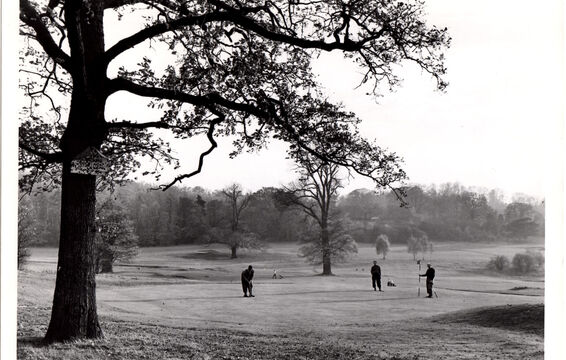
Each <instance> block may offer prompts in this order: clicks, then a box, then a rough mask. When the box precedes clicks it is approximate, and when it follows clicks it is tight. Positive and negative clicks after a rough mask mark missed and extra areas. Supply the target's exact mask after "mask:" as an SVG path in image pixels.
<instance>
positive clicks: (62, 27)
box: [19, 0, 449, 342]
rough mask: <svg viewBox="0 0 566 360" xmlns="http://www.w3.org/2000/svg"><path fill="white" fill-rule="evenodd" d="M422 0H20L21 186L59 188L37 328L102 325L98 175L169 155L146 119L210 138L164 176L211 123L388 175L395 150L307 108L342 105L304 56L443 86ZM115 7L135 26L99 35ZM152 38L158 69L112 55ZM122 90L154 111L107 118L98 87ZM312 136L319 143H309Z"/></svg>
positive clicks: (437, 32)
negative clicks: (51, 264) (413, 70)
mask: <svg viewBox="0 0 566 360" xmlns="http://www.w3.org/2000/svg"><path fill="white" fill-rule="evenodd" d="M423 8H424V4H423V3H422V2H414V3H413V2H397V1H390V0H379V1H375V0H371V1H370V0H359V1H348V2H346V1H316V2H302V1H284V0H281V1H269V2H265V3H257V2H255V1H239V0H225V1H224V0H208V1H200V0H199V1H197V0H189V1H185V0H183V1H180V0H83V1H74V0H65V1H62V0H49V1H47V0H43V1H41V0H38V1H34V2H32V1H30V0H21V1H20V20H21V24H22V27H21V33H22V34H23V35H24V36H25V37H26V42H25V43H26V44H27V45H28V46H26V47H25V48H24V49H22V53H21V56H20V58H21V60H22V61H21V64H22V66H21V74H22V77H21V78H22V79H21V86H22V88H23V89H24V90H25V91H26V93H27V95H28V96H29V99H30V102H29V106H26V108H25V109H22V112H21V114H22V122H21V127H20V129H21V130H20V141H19V146H20V168H21V170H22V174H23V175H24V176H23V177H22V186H26V185H30V183H31V182H34V181H36V182H37V181H42V180H43V183H44V184H45V183H48V182H53V181H55V182H58V183H60V186H61V192H62V194H61V231H60V240H59V255H58V271H57V280H56V285H55V294H54V298H53V307H52V314H51V321H50V324H49V327H48V329H47V333H46V337H45V340H46V341H47V342H53V341H64V340H69V339H75V338H85V337H86V338H96V337H100V336H102V330H101V328H100V325H99V321H98V316H97V311H96V296H95V264H94V249H95V247H94V234H95V232H94V231H93V229H94V223H95V203H96V200H95V199H96V189H97V180H99V181H104V180H109V181H120V180H123V179H125V177H126V175H127V174H128V173H129V172H130V171H131V170H132V169H137V168H138V167H139V164H140V163H139V157H140V156H146V157H148V158H149V159H152V160H154V161H156V162H157V163H158V164H163V163H164V162H171V163H173V164H176V163H177V160H176V159H175V158H174V157H173V156H172V152H171V151H170V148H169V145H168V143H167V142H165V141H164V140H162V138H159V137H156V136H153V135H152V134H153V133H152V131H150V130H153V129H161V130H163V131H169V132H170V133H172V134H173V136H176V137H179V138H189V137H193V136H196V135H206V136H207V138H208V140H209V141H210V148H209V149H208V150H207V151H205V152H203V153H202V154H200V156H199V164H198V167H197V169H196V170H195V171H193V172H191V173H188V174H181V175H179V176H178V177H176V178H175V179H173V180H172V181H171V182H170V183H168V184H164V185H163V189H167V188H169V187H170V186H173V185H174V184H177V183H178V182H180V181H182V180H183V179H186V178H189V177H191V176H193V175H194V174H196V173H198V172H200V171H201V170H202V167H203V163H204V158H205V157H206V155H208V154H209V153H210V152H211V151H213V149H214V148H215V147H216V146H217V143H216V140H215V138H214V136H215V135H218V134H233V135H235V136H236V140H235V153H238V152H240V151H242V150H243V149H244V148H246V147H247V148H255V149H257V148H261V147H262V146H263V145H264V144H265V142H266V140H267V139H268V138H269V137H271V136H273V137H276V138H279V139H282V140H284V141H286V142H288V143H289V144H290V146H291V148H292V149H293V148H301V149H303V150H304V151H307V152H309V153H311V154H313V155H315V156H317V157H319V158H321V159H324V160H325V161H328V162H329V163H333V164H337V165H342V166H346V167H348V168H350V169H351V171H354V172H356V173H359V174H361V175H364V176H368V177H370V178H372V179H374V180H375V181H376V184H377V186H391V184H392V183H393V182H392V180H395V179H398V176H397V175H396V174H393V176H392V177H391V176H389V174H391V173H392V172H393V173H395V172H396V171H397V162H396V159H394V158H391V157H389V156H388V154H385V153H383V152H382V151H381V150H380V149H379V148H377V147H376V146H375V145H373V144H371V143H370V142H368V141H366V140H364V139H363V138H361V137H360V135H359V134H358V132H357V130H356V125H357V123H356V122H355V121H353V120H354V119H353V116H350V121H349V122H344V121H342V122H340V121H331V122H328V121H321V119H320V118H317V117H316V116H314V115H315V114H317V113H320V112H324V113H326V114H328V115H330V116H328V117H326V119H328V118H330V119H334V118H339V117H340V116H341V114H345V113H344V111H343V110H342V109H341V108H340V107H339V106H335V105H332V104H329V103H327V102H326V101H324V100H321V98H322V97H321V94H320V93H319V92H318V90H317V88H318V85H317V84H316V82H315V80H314V76H313V74H312V72H311V68H310V61H311V59H312V58H313V56H315V55H316V54H317V53H318V52H320V51H341V52H344V53H345V54H346V55H347V56H348V57H349V58H351V59H353V60H354V61H355V62H356V63H357V64H359V66H360V67H361V68H362V69H363V70H364V71H365V74H364V75H363V78H362V79H361V81H362V82H363V83H365V82H370V83H372V82H373V85H374V88H373V89H374V92H378V91H379V90H380V85H381V84H383V85H385V86H386V87H393V86H395V85H396V84H397V83H398V81H399V79H398V77H397V76H396V75H395V74H394V72H393V71H392V69H393V65H395V64H400V63H402V62H404V61H411V62H414V63H416V64H417V65H418V66H420V67H421V68H422V69H423V71H424V72H426V73H429V74H430V75H431V76H432V77H433V78H434V79H436V83H437V86H438V88H440V89H443V88H444V87H445V86H446V83H445V82H444V81H443V80H442V76H443V75H444V73H445V68H444V64H443V61H444V59H443V50H444V49H445V48H446V47H447V46H448V45H449V38H448V36H447V31H446V29H438V28H435V27H428V26H427V25H426V23H425V21H424V19H423V17H424V16H423V14H424V9H423ZM112 10H115V11H117V12H118V16H117V18H118V19H134V20H133V21H132V22H131V23H138V24H140V27H139V28H140V29H139V30H137V31H135V30H134V31H133V32H132V33H131V34H130V35H128V36H126V37H124V38H122V39H121V40H119V41H117V42H116V43H113V44H107V43H106V41H107V39H106V37H105V35H106V33H107V32H108V27H107V26H108V24H105V22H104V20H105V18H106V19H108V18H109V15H110V14H112V13H111V11H112ZM149 44H151V46H153V47H156V48H158V50H159V51H158V53H159V57H160V58H161V59H166V58H167V57H169V58H171V63H170V65H169V66H168V67H167V68H166V69H165V70H163V71H162V70H159V69H157V68H156V67H154V66H152V60H151V59H150V58H148V57H144V58H142V59H139V60H138V61H137V66H136V65H132V64H133V63H132V62H131V61H130V60H131V57H128V56H121V55H123V54H127V53H128V52H129V50H130V49H132V48H134V47H143V46H147V45H149ZM54 92H55V93H54ZM118 92H129V93H131V94H134V95H138V96H141V97H145V98H149V99H152V100H151V101H152V103H151V105H152V106H154V107H155V108H158V109H161V110H163V116H162V117H161V118H160V119H157V120H156V121H148V122H136V121H133V120H132V119H108V118H106V117H105V110H106V103H107V100H108V99H109V97H111V96H113V95H114V94H116V93H118ZM36 105H38V106H36ZM45 106H51V107H52V109H53V110H52V111H51V112H46V111H44V109H45ZM38 109H41V113H39V112H38ZM313 138H316V139H318V141H319V142H320V143H321V144H323V145H324V146H322V147H319V148H318V150H316V149H314V148H312V147H309V141H310V140H311V139H313ZM321 149H323V150H321ZM337 149H339V150H337ZM87 155H88V156H87ZM85 156H86V159H90V160H86V159H85ZM92 159H98V160H96V161H92ZM158 171H159V170H158V168H156V170H155V171H154V172H153V173H154V174H155V175H156V177H157V178H159V173H158ZM99 185H100V184H99Z"/></svg>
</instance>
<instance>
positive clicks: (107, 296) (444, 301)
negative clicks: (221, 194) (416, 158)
mask: <svg viewBox="0 0 566 360" xmlns="http://www.w3.org/2000/svg"><path fill="white" fill-rule="evenodd" d="M526 247H540V246H535V245H520V246H511V245H500V246H494V245H475V246H473V247H472V246H470V245H466V244H454V243H452V244H438V245H436V246H435V251H434V253H433V254H432V255H427V259H426V261H430V262H431V263H432V264H433V266H434V267H435V269H436V272H437V279H436V280H435V291H436V292H437V294H438V298H434V299H425V298H424V297H423V296H424V294H425V292H426V291H425V289H424V280H421V282H420V283H419V280H418V276H417V274H418V272H419V269H418V265H416V263H415V262H414V261H413V258H412V255H410V254H407V253H406V249H405V247H394V248H393V249H392V251H391V253H390V254H388V256H387V259H386V260H381V259H378V263H379V265H380V266H381V267H382V273H383V275H382V283H383V285H384V287H383V289H384V290H385V291H384V292H381V293H380V292H374V291H373V290H372V289H371V281H370V277H369V267H370V266H371V262H372V260H374V259H375V258H376V255H375V250H374V249H373V247H372V246H369V245H364V244H362V245H360V247H359V253H358V254H357V255H356V256H354V257H353V258H352V259H351V260H350V261H349V262H348V263H346V264H340V265H337V266H334V267H333V272H334V273H335V276H330V277H322V276H319V275H318V273H319V272H320V268H319V267H313V266H311V265H308V264H305V263H304V261H303V260H302V259H301V258H298V257H297V255H296V251H297V246H296V245H294V244H277V245H271V246H270V248H268V249H266V251H264V252H242V253H241V254H240V257H239V258H238V259H234V260H230V259H229V252H228V251H227V249H224V248H220V247H199V246H178V247H169V248H144V249H142V251H141V253H140V255H139V256H138V257H136V258H135V259H133V261H132V262H130V263H128V264H121V265H119V266H116V268H115V273H113V274H102V275H99V276H98V277H97V302H98V310H99V315H100V321H101V325H102V327H103V330H104V333H105V338H104V339H102V340H97V341H78V342H72V343H67V344H55V345H50V346H42V345H41V343H40V340H41V337H42V336H43V335H44V334H45V331H46V327H47V324H48V321H49V313H50V305H51V300H52V294H53V289H54V273H55V267H56V251H55V250H54V249H33V252H32V257H31V259H30V263H29V265H28V266H27V268H26V269H25V270H23V271H21V272H20V274H19V286H18V291H19V292H18V295H19V304H18V358H19V359H79V360H80V359H497V358H500V359H515V358H516V359H525V358H528V359H542V358H543V349H544V341H543V318H544V306H543V303H544V297H543V296H544V276H543V274H536V275H532V276H528V277H515V276H498V275H495V274H492V273H489V272H487V271H485V264H486V263H487V261H489V259H490V258H491V257H492V256H494V255H500V254H502V255H507V256H512V255H513V254H515V253H517V252H523V251H525V248H526ZM248 264H253V265H254V268H255V270H256V273H255V274H256V275H255V282H254V290H255V294H256V297H255V298H243V297H242V292H241V287H240V284H239V275H240V272H241V271H242V270H243V269H244V268H245V267H246V266H247V265H248ZM274 269H277V272H278V274H281V275H283V276H284V277H283V278H282V279H272V278H271V276H272V274H273V270H274ZM424 271H425V270H424V268H421V273H424ZM388 279H391V280H392V281H394V282H395V283H396V284H397V287H386V286H385V283H386V282H387V280H388ZM419 286H420V287H421V290H420V292H421V296H420V297H417V294H418V291H419V290H418V289H419Z"/></svg>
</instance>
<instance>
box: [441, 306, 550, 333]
mask: <svg viewBox="0 0 566 360" xmlns="http://www.w3.org/2000/svg"><path fill="white" fill-rule="evenodd" d="M434 321H438V322H451V323H467V324H472V325H477V326H485V327H496V328H501V329H507V330H514V331H522V332H527V333H532V334H536V335H539V336H543V335H544V304H521V305H503V306H493V307H483V308H477V309H470V310H464V311H458V312H455V313H451V314H446V315H440V316H437V317H435V318H434Z"/></svg>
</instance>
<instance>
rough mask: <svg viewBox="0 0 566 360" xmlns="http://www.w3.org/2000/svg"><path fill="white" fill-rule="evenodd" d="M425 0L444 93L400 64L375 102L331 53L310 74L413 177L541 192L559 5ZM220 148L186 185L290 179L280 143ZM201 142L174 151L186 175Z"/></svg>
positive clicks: (553, 101) (555, 76)
mask: <svg viewBox="0 0 566 360" xmlns="http://www.w3.org/2000/svg"><path fill="white" fill-rule="evenodd" d="M426 3H427V10H428V19H429V23H432V24H435V25H437V26H439V27H444V26H446V27H448V29H449V32H450V35H451V37H452V47H451V48H450V49H449V50H448V51H447V53H446V57H447V67H448V76H447V79H448V81H449V82H450V86H449V87H448V89H447V91H446V93H439V92H438V91H436V90H435V84H434V82H433V80H432V79H431V78H430V77H428V76H427V75H426V74H422V73H421V72H420V71H419V70H418V69H417V68H416V67H415V66H414V65H411V64H407V65H406V66H404V67H403V68H400V69H399V72H398V74H399V75H400V76H401V77H403V78H404V82H403V84H402V85H401V86H400V87H399V88H397V90H396V91H395V92H393V93H384V96H383V97H381V98H379V99H377V100H376V99H375V98H372V97H369V96H366V95H364V91H363V90H355V89H354V88H355V86H356V85H357V84H358V81H359V79H360V75H359V72H358V71H357V69H356V68H355V67H354V66H352V65H351V64H350V63H349V62H347V61H344V60H342V59H341V58H340V56H339V54H336V55H329V54H325V55H323V56H322V57H321V58H320V59H318V60H317V62H316V63H315V70H316V72H317V73H318V74H319V75H320V81H321V82H322V84H323V85H324V86H325V87H326V89H327V93H328V94H329V95H330V96H331V98H332V99H334V100H337V101H341V102H343V103H344V105H345V106H346V108H347V109H348V110H351V111H354V112H356V113H357V114H358V115H359V117H360V118H362V119H363V120H364V122H363V124H362V133H363V134H364V135H365V136H367V137H368V138H371V139H374V138H375V139H377V141H378V143H379V144H381V145H382V146H384V147H386V148H388V149H389V150H391V151H394V152H396V153H397V154H399V155H400V156H401V157H403V158H404V160H405V170H406V171H407V173H408V175H409V178H410V181H411V182H415V183H426V184H428V183H436V184H440V183H444V182H460V183H462V184H463V185H467V186H479V187H487V188H500V189H503V190H505V191H506V192H509V193H513V192H523V193H528V194H532V195H535V196H539V197H542V196H544V176H545V164H546V163H547V162H548V153H547V152H548V148H547V147H546V146H545V145H546V143H547V140H548V139H550V138H549V134H553V133H555V132H556V131H558V130H559V124H560V123H561V118H560V112H559V111H560V103H561V97H560V93H559V90H560V86H561V85H560V79H561V78H562V75H561V73H560V71H561V70H562V68H561V65H562V63H561V60H562V59H561V55H562V54H563V47H562V40H561V34H562V23H561V17H560V15H561V10H560V7H559V6H560V2H559V1H557V0H545V1H542V2H537V3H536V4H534V3H532V2H527V1H524V0H520V1H517V0H497V1H488V0H479V1H478V0H476V1H457V0H428V1H427V2H426ZM123 104H124V99H123V98H115V99H111V101H110V102H109V114H115V113H120V111H119V110H117V108H118V107H121V105H123ZM122 109H123V110H124V111H125V113H126V110H128V109H126V108H122ZM142 109H143V107H142ZM144 114H146V115H148V116H149V114H150V113H149V112H146V111H144ZM219 144H220V147H219V148H218V149H216V150H215V151H214V152H213V153H212V154H211V155H209V156H208V157H207V159H206V162H205V167H204V170H203V173H201V174H199V175H197V176H195V177H194V178H192V179H189V180H185V181H184V182H183V184H184V185H188V186H196V185H200V186H205V187H208V188H220V187H223V186H225V185H227V184H228V183H230V182H233V181H236V182H239V183H241V184H242V185H243V186H244V187H245V188H248V189H250V190H255V189H257V188H259V187H262V186H270V185H274V186H277V185H280V184H285V183H287V182H288V181H290V180H292V179H293V178H294V175H293V173H292V167H293V164H292V163H291V162H290V161H288V160H286V159H285V152H284V145H283V144H279V143H273V144H272V145H271V146H270V147H269V149H268V150H263V151H262V152H260V153H258V154H244V155H242V156H240V157H238V158H236V159H235V160H229V159H228V153H229V152H230V151H231V146H230V141H229V140H227V139H224V140H223V139H221V140H220V142H219ZM207 146H208V143H207V142H206V141H199V140H198V139H197V140H192V142H191V143H190V144H187V143H186V142H185V143H183V145H182V147H176V149H177V152H178V154H179V156H181V158H182V159H183V169H184V170H185V171H187V172H190V171H192V170H193V169H194V168H195V167H196V164H197V160H198V153H199V152H200V151H202V150H204V149H206V148H207ZM165 175H168V176H170V177H173V175H174V173H170V172H166V173H165ZM162 179H164V178H162ZM362 186H363V187H372V184H371V183H370V182H369V181H367V180H365V179H354V180H352V181H350V183H349V184H346V187H345V190H346V191H349V190H353V189H355V188H357V187H362Z"/></svg>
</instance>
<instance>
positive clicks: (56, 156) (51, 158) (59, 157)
mask: <svg viewBox="0 0 566 360" xmlns="http://www.w3.org/2000/svg"><path fill="white" fill-rule="evenodd" d="M18 146H19V148H20V149H22V150H25V151H27V152H28V153H30V154H33V155H35V156H38V157H40V158H42V159H43V160H45V161H46V162H47V163H61V162H63V153H62V152H56V153H45V152H42V151H38V150H36V149H34V148H32V147H30V146H28V145H27V144H25V143H23V142H21V141H20V142H19V145H18Z"/></svg>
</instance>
